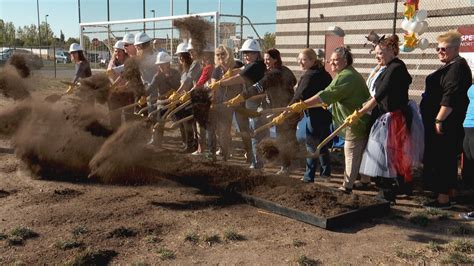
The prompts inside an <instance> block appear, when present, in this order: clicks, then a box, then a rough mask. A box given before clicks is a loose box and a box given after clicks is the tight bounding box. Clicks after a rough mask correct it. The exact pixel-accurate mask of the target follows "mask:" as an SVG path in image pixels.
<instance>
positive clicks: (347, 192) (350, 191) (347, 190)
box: [337, 187, 352, 194]
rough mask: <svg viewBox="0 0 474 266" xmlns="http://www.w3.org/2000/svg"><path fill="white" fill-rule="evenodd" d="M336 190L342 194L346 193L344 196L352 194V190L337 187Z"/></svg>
mask: <svg viewBox="0 0 474 266" xmlns="http://www.w3.org/2000/svg"><path fill="white" fill-rule="evenodd" d="M337 189H338V190H339V191H342V192H344V193H346V194H351V193H352V189H350V188H346V187H338V188H337Z"/></svg>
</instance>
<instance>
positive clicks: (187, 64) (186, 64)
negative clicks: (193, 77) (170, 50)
mask: <svg viewBox="0 0 474 266" xmlns="http://www.w3.org/2000/svg"><path fill="white" fill-rule="evenodd" d="M179 56H181V57H183V62H184V65H179V70H180V71H181V72H183V71H188V69H189V67H191V64H192V63H193V59H191V55H190V54H189V53H180V54H179Z"/></svg>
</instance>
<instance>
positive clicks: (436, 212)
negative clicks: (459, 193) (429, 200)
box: [424, 209, 451, 220]
mask: <svg viewBox="0 0 474 266" xmlns="http://www.w3.org/2000/svg"><path fill="white" fill-rule="evenodd" d="M424 213H426V214H427V215H431V216H436V217H437V218H438V219H440V220H446V219H448V218H449V217H450V216H451V214H450V213H449V212H447V211H443V210H438V209H426V210H425V211H424Z"/></svg>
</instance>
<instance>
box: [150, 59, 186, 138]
mask: <svg viewBox="0 0 474 266" xmlns="http://www.w3.org/2000/svg"><path fill="white" fill-rule="evenodd" d="M155 65H156V66H157V69H156V74H155V76H154V77H153V80H152V82H151V84H150V86H149V87H148V91H147V93H148V94H149V95H150V98H152V99H157V100H158V101H161V100H164V99H166V98H167V97H168V96H169V95H170V94H171V93H172V92H174V90H175V89H176V88H178V87H179V85H180V78H181V77H180V74H179V71H178V70H176V69H174V68H171V56H170V55H169V54H168V53H167V52H159V53H158V54H157V56H156V61H155ZM165 111H166V110H163V111H158V112H157V115H156V116H157V120H158V119H159V118H160V116H161V115H162V114H163V113H164V112H165ZM149 116H151V114H150V115H149ZM163 132H164V128H163V127H158V128H157V129H154V130H153V134H152V138H151V140H150V141H149V142H148V144H149V145H154V146H156V147H161V139H162V137H163Z"/></svg>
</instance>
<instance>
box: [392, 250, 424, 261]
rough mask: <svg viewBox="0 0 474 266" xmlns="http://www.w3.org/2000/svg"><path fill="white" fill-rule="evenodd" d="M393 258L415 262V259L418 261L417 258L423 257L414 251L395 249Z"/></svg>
mask: <svg viewBox="0 0 474 266" xmlns="http://www.w3.org/2000/svg"><path fill="white" fill-rule="evenodd" d="M395 256H397V257H399V258H401V259H405V260H415V259H418V258H422V257H423V254H422V253H421V252H419V251H415V250H411V249H410V250H403V249H400V248H397V249H396V250H395Z"/></svg>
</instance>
